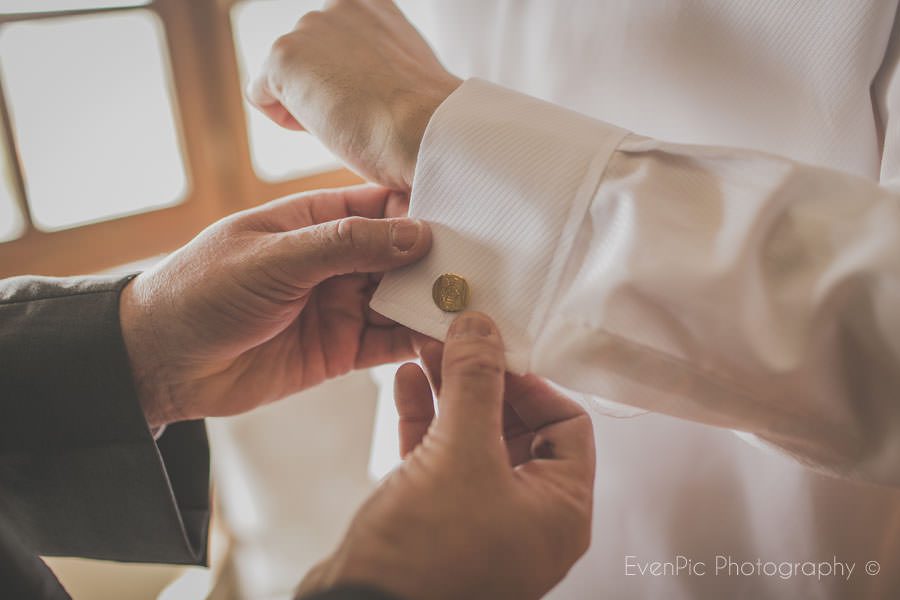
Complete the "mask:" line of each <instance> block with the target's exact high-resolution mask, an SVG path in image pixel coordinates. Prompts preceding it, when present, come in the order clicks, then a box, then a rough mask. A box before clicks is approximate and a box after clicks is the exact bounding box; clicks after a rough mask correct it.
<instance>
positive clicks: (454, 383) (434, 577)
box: [298, 313, 594, 600]
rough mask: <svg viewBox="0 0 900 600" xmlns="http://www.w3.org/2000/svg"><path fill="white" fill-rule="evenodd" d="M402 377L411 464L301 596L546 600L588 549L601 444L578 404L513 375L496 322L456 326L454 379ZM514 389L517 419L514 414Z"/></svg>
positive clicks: (449, 347)
mask: <svg viewBox="0 0 900 600" xmlns="http://www.w3.org/2000/svg"><path fill="white" fill-rule="evenodd" d="M429 354H430V356H425V357H424V358H425V364H426V365H427V366H428V370H429V372H430V375H431V383H432V385H433V386H434V387H435V388H436V389H437V390H438V403H439V407H440V414H439V416H438V417H437V418H436V419H434V421H433V422H432V419H433V418H434V408H433V405H432V394H431V389H430V387H429V382H428V379H426V376H425V374H424V373H423V372H422V371H421V369H419V367H417V366H416V365H414V364H407V365H404V366H403V367H402V368H401V369H400V371H399V372H398V373H397V380H396V387H395V395H396V401H397V407H398V410H399V413H400V419H401V446H402V447H403V450H404V451H406V452H408V454H407V457H406V460H405V462H404V463H403V465H401V466H400V467H399V468H398V469H397V470H396V471H394V472H393V473H392V474H391V475H390V476H388V478H387V479H386V480H385V481H384V482H383V483H382V484H381V485H380V486H379V487H378V489H377V490H376V491H375V493H374V494H373V495H372V496H371V497H370V498H369V499H368V501H367V502H366V503H365V504H364V505H363V506H362V508H361V509H360V510H359V512H358V513H357V514H356V517H355V518H354V520H353V522H352V524H351V526H350V529H349V531H348V532H347V534H346V536H345V538H344V540H343V542H342V543H341V544H340V546H339V548H338V549H337V551H336V552H335V553H334V554H333V555H332V556H331V557H330V558H328V559H327V560H326V561H324V562H323V563H321V564H320V565H318V566H317V567H316V568H315V569H313V570H312V571H311V572H310V574H309V575H308V576H307V577H306V579H305V580H304V581H303V583H302V584H301V585H300V588H299V590H298V594H301V595H302V594H306V593H309V592H313V591H317V590H322V589H327V588H330V587H334V586H339V585H344V584H362V585H370V586H373V587H375V588H378V589H382V590H384V591H386V592H389V593H393V594H396V595H397V596H398V597H401V598H410V599H412V598H415V599H416V600H445V599H447V600H449V599H453V600H458V599H459V598H493V599H498V600H502V599H506V598H509V599H516V600H527V599H530V598H539V597H541V596H542V595H543V594H545V593H546V592H547V591H548V590H550V588H552V587H553V586H554V585H555V584H556V583H557V582H559V581H560V580H561V579H562V578H563V576H564V575H565V574H566V572H568V570H569V568H570V567H571V566H572V565H573V564H574V563H575V561H576V560H577V559H578V558H579V557H580V556H581V555H582V554H583V553H584V552H585V550H586V549H587V547H588V544H589V541H590V530H591V510H592V495H593V480H594V438H593V430H592V428H591V423H590V419H589V418H588V416H587V414H586V413H585V412H584V411H583V410H582V409H581V407H579V406H578V405H577V404H575V403H574V402H572V401H571V400H569V399H567V398H565V397H563V396H561V395H559V394H557V393H556V392H554V391H553V390H551V389H550V388H549V387H547V386H546V385H545V384H544V383H542V382H541V381H540V380H539V379H537V378H533V377H528V378H517V377H512V376H504V361H503V346H502V342H501V340H500V336H499V334H498V332H497V330H496V327H495V326H494V325H493V323H492V322H491V321H490V320H489V319H488V318H487V317H485V316H483V315H480V314H478V313H467V314H464V315H463V316H461V317H459V318H458V319H457V320H456V321H454V323H453V325H452V326H451V328H450V331H449V334H448V339H447V343H446V346H445V348H444V351H443V357H442V358H440V356H439V354H440V350H437V356H438V359H437V360H438V362H442V368H435V366H434V365H435V351H434V349H433V348H432V349H431V351H430V352H429ZM504 388H506V389H505V392H506V394H505V396H506V401H507V404H508V407H507V409H506V410H504Z"/></svg>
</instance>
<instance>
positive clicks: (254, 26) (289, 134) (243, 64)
mask: <svg viewBox="0 0 900 600" xmlns="http://www.w3.org/2000/svg"><path fill="white" fill-rule="evenodd" d="M321 4H322V3H321V1H320V0H267V1H266V2H260V1H258V0H257V1H249V2H247V1H245V2H240V3H238V4H236V5H235V6H234V8H233V9H232V11H231V19H232V23H233V24H234V25H233V27H234V40H235V45H236V47H237V54H238V65H239V68H240V73H241V79H242V80H244V81H247V78H248V76H250V75H252V73H253V72H254V71H255V70H256V69H257V68H259V66H260V65H261V64H262V63H263V61H264V60H265V58H266V55H267V54H268V52H269V47H270V46H271V45H272V42H273V41H274V40H275V38H276V37H278V36H279V35H281V34H283V33H287V32H288V31H290V29H291V27H293V26H294V24H295V23H296V22H297V19H298V18H299V16H300V15H302V14H303V13H305V12H308V11H310V10H314V9H316V8H318V7H319V6H320V5H321ZM247 125H248V129H249V134H250V151H251V156H252V159H253V167H254V169H255V171H256V173H257V174H258V175H259V176H260V177H262V178H264V179H267V180H269V181H279V180H283V179H286V178H291V177H296V176H298V175H302V174H304V172H309V171H310V170H312V171H317V170H322V169H328V168H334V166H335V165H336V164H337V163H336V160H335V158H334V156H333V155H332V154H331V153H330V152H329V151H328V150H326V149H325V148H324V147H323V146H322V144H320V143H319V142H318V140H316V139H315V138H314V137H312V136H311V135H309V134H308V133H300V134H298V133H297V132H295V131H287V130H285V129H282V128H281V127H279V126H278V125H275V124H274V123H272V122H271V121H269V120H268V119H267V118H266V117H265V116H264V115H262V114H261V113H260V112H259V111H253V110H251V111H248V112H247Z"/></svg>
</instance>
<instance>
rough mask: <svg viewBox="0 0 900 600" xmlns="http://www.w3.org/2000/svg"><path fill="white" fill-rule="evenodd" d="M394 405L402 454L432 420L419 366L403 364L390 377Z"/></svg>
mask: <svg viewBox="0 0 900 600" xmlns="http://www.w3.org/2000/svg"><path fill="white" fill-rule="evenodd" d="M394 404H395V405H396V406H397V416H398V417H399V423H398V431H399V435H400V456H402V457H406V455H407V454H409V453H410V452H412V451H413V450H414V449H415V448H416V446H418V445H419V444H420V443H421V442H422V438H424V437H425V434H426V433H427V432H428V427H429V426H431V421H432V419H434V399H433V398H432V396H431V387H430V386H429V385H428V379H427V378H426V377H425V373H423V372H422V369H420V368H419V366H418V365H416V364H414V363H406V364H405V365H403V366H401V367H400V368H399V369H398V370H397V374H396V375H395V377H394Z"/></svg>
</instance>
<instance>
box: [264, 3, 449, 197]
mask: <svg viewBox="0 0 900 600" xmlns="http://www.w3.org/2000/svg"><path fill="white" fill-rule="evenodd" d="M326 6H327V8H325V9H324V10H322V11H321V12H320V11H312V12H309V13H307V14H306V15H304V16H303V18H301V19H300V21H299V22H298V23H297V26H296V27H295V28H294V30H293V31H291V32H290V33H288V34H286V35H283V36H282V37H280V38H278V40H276V41H275V44H274V45H273V46H272V52H271V54H270V56H269V57H268V59H267V60H266V63H265V65H264V66H263V69H262V72H261V73H260V74H259V76H258V77H257V78H256V79H255V80H254V81H253V83H252V84H251V85H250V88H249V90H248V98H249V100H250V102H251V103H253V104H254V105H256V106H257V107H258V108H259V109H260V110H262V111H263V112H264V113H265V114H266V115H268V116H269V118H271V119H272V120H273V121H275V122H276V123H278V124H280V125H282V126H284V127H287V128H290V129H305V130H307V131H309V132H310V133H311V134H313V135H314V136H316V137H317V138H319V139H320V140H321V141H322V142H323V143H324V144H325V145H326V146H327V147H328V148H329V149H330V150H331V151H332V152H334V153H335V154H336V155H337V156H339V157H340V158H341V159H342V160H344V162H346V163H347V164H348V165H349V166H350V167H351V168H352V169H354V170H355V171H357V172H358V173H359V174H360V175H362V176H363V177H365V178H366V179H369V180H370V181H375V182H378V183H380V184H382V185H386V186H388V187H391V188H394V189H398V190H409V188H410V186H411V184H412V176H413V171H414V169H415V164H416V156H417V155H418V152H419V144H420V142H421V141H422V136H423V134H424V133H425V126H426V125H427V124H428V120H429V119H430V118H431V115H432V113H433V112H434V111H435V109H436V108H437V107H438V105H439V104H440V103H441V102H443V101H444V99H445V98H446V97H447V96H449V95H450V93H451V92H452V91H453V90H454V89H456V87H457V86H458V85H459V84H460V80H459V79H457V78H456V77H454V76H453V75H451V74H450V73H448V72H447V71H446V70H445V69H444V68H443V67H442V66H441V64H440V62H438V59H437V58H436V57H435V55H434V53H433V52H432V50H431V48H429V46H428V44H427V42H425V40H424V39H422V36H421V35H419V32H418V31H416V29H415V28H414V27H413V26H412V25H411V24H410V23H409V21H407V20H406V18H405V17H404V16H403V13H402V12H400V9H398V8H397V7H396V6H395V5H394V3H393V2H391V1H390V0H332V1H331V2H328V3H327V5H326Z"/></svg>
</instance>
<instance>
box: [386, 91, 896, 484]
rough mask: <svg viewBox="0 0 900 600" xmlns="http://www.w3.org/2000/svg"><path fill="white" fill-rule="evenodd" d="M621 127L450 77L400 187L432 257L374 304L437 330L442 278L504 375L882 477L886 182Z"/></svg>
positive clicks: (889, 370) (391, 281)
mask: <svg viewBox="0 0 900 600" xmlns="http://www.w3.org/2000/svg"><path fill="white" fill-rule="evenodd" d="M623 137H624V132H623V131H622V130H620V129H618V128H616V127H612V126H609V125H606V124H605V123H602V122H600V121H591V120H590V119H586V118H584V117H580V116H579V115H577V114H575V113H571V112H569V111H567V110H565V109H562V108H557V107H553V106H552V105H549V104H547V103H544V102H541V101H538V100H534V99H532V98H530V97H528V96H525V95H522V94H518V93H516V92H512V91H508V90H504V89H502V88H499V87H497V86H495V85H493V84H489V83H486V82H483V81H480V80H478V79H472V80H469V81H468V82H466V83H464V84H463V85H462V86H461V87H460V88H459V89H458V90H457V91H456V92H455V93H454V94H453V95H451V97H450V98H448V99H447V101H446V102H444V103H443V104H442V105H441V107H440V108H439V110H438V111H437V112H436V113H435V115H434V117H433V119H432V121H431V123H430V124H429V127H428V129H427V131H426V133H425V138H424V140H423V145H422V148H423V150H422V154H421V158H420V163H419V165H418V166H417V169H416V175H415V180H414V182H413V186H414V190H415V191H414V201H413V205H412V208H411V214H413V215H415V216H417V217H419V218H423V219H426V220H428V221H430V222H431V223H433V225H434V228H435V240H436V241H435V249H434V251H433V252H432V253H431V255H430V256H429V257H428V258H427V259H426V260H425V261H423V263H421V264H419V265H416V266H413V267H411V268H410V269H409V270H408V271H406V272H404V273H399V274H395V275H389V276H387V277H385V279H384V281H383V283H382V285H381V287H380V289H379V290H378V294H376V296H375V298H374V299H373V303H372V306H373V308H375V310H377V311H379V312H382V313H384V314H387V315H388V316H390V317H393V318H397V319H401V320H402V321H403V322H404V323H406V324H408V325H410V326H412V327H414V328H415V329H418V330H420V331H422V332H424V333H426V334H428V335H432V336H434V337H443V336H444V334H445V333H446V326H447V324H448V323H449V320H450V319H451V318H452V315H449V314H446V313H442V312H441V311H440V309H438V308H437V307H436V306H435V305H434V303H433V302H431V301H430V291H431V290H430V286H429V285H428V283H429V282H431V281H434V279H435V278H436V277H437V276H438V275H439V274H441V273H443V272H456V273H458V274H460V275H463V276H464V277H465V278H466V279H467V280H468V281H469V284H470V286H471V289H472V298H473V299H472V302H471V308H472V309H474V310H482V311H484V312H487V313H488V314H491V315H495V318H496V319H497V322H498V326H499V327H500V330H501V332H502V333H503V337H504V340H505V343H506V344H507V348H508V359H509V364H510V366H511V368H513V369H514V370H517V371H526V370H527V371H532V372H535V373H537V374H539V375H543V376H546V377H548V378H551V379H553V380H554V381H556V382H558V383H561V384H563V385H566V386H567V387H570V388H572V389H575V390H578V391H582V392H591V393H595V394H597V395H604V396H606V397H609V398H612V399H614V400H616V401H620V402H624V403H627V404H632V405H635V406H639V407H642V408H647V409H652V410H655V411H659V412H665V413H668V414H672V415H674V416H678V417H684V418H689V419H692V420H696V421H702V422H706V423H710V424H715V425H720V426H724V427H730V428H735V429H740V430H743V431H747V432H750V433H754V434H757V435H759V436H761V437H763V438H764V439H766V440H768V441H770V442H772V443H774V444H777V445H779V446H781V447H783V448H785V449H786V450H788V451H789V452H791V453H792V454H794V455H796V456H798V457H799V458H801V460H804V461H806V462H809V463H811V464H814V465H817V466H821V467H823V468H828V469H830V470H833V471H836V472H838V473H840V474H845V475H855V476H859V477H861V478H865V479H872V480H875V481H879V482H886V483H898V482H900V398H898V390H900V327H892V325H894V324H896V322H897V321H898V315H900V194H897V193H892V192H890V191H889V190H887V189H884V188H881V187H879V185H878V184H877V182H873V181H870V180H867V179H865V178H862V177H858V176H854V175H849V174H846V173H841V172H838V171H835V170H828V169H823V168H817V167H812V166H807V165H803V164H801V163H798V162H795V161H791V160H789V159H785V158H778V157H774V156H770V155H765V154H761V153H758V152H752V151H740V150H736V149H725V148H713V147H703V146H687V145H677V144H670V143H663V142H657V141H654V140H650V139H643V138H639V137H636V136H634V137H630V138H627V139H625V140H624V141H623V142H622V143H621V144H619V141H620V140H621V139H622V138H623ZM616 147H617V148H616ZM613 148H616V151H615V153H614V154H613V153H612V150H613ZM601 175H602V176H603V177H602V180H600V177H601ZM598 181H599V185H598ZM576 241H577V242H578V244H577V245H576V244H575V242H576ZM564 269H566V275H565V277H563V270H564Z"/></svg>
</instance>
